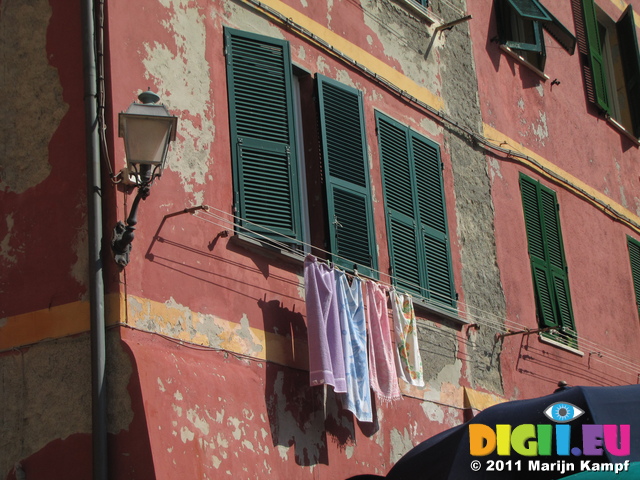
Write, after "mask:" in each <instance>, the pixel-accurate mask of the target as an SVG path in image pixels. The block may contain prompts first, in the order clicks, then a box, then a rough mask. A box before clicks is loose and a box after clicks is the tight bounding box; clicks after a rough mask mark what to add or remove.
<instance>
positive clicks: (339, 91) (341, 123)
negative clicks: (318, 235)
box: [317, 74, 377, 277]
mask: <svg viewBox="0 0 640 480" xmlns="http://www.w3.org/2000/svg"><path fill="white" fill-rule="evenodd" d="M317 85H318V103H319V111H320V132H321V144H322V157H323V162H324V172H325V185H326V192H327V213H328V220H329V238H330V248H331V252H332V255H333V261H334V263H336V264H338V265H340V266H342V267H344V268H347V269H352V268H353V267H354V265H355V266H356V267H357V268H358V271H359V272H361V273H364V274H365V275H368V276H373V277H377V255H376V243H375V226H374V222H373V211H372V202H371V187H370V180H369V162H368V155H367V143H366V131H365V123H364V111H363V100H362V92H360V91H358V90H356V89H355V88H352V87H349V86H347V85H343V84H341V83H339V82H337V81H335V80H332V79H330V78H327V77H325V76H323V75H320V74H318V75H317Z"/></svg>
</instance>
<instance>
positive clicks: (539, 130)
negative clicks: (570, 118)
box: [531, 110, 549, 145]
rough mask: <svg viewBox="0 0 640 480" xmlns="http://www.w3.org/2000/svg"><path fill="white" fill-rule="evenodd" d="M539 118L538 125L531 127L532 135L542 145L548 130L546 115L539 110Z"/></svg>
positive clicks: (547, 135)
mask: <svg viewBox="0 0 640 480" xmlns="http://www.w3.org/2000/svg"><path fill="white" fill-rule="evenodd" d="M538 114H539V116H540V123H538V124H535V125H531V130H533V134H534V135H535V136H536V137H538V140H540V141H541V142H542V144H543V145H544V139H545V138H548V137H549V129H548V128H547V114H546V113H545V112H543V111H542V110H540V111H539V112H538Z"/></svg>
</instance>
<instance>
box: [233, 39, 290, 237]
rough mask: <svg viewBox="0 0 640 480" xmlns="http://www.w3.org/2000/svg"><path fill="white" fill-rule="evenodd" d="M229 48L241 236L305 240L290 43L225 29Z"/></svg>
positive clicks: (235, 169)
mask: <svg viewBox="0 0 640 480" xmlns="http://www.w3.org/2000/svg"><path fill="white" fill-rule="evenodd" d="M225 46H226V55H227V82H228V93H229V117H230V127H231V142H232V145H233V148H232V156H233V163H234V189H235V201H234V203H235V210H236V215H237V216H238V217H239V219H238V223H239V225H240V226H241V227H244V228H240V229H239V233H245V234H249V235H260V236H266V237H268V238H271V239H274V240H277V241H282V242H288V243H291V238H293V239H295V240H301V228H300V223H301V220H300V211H299V204H300V202H299V190H298V188H299V186H298V172H297V162H296V149H295V132H294V126H293V125H294V122H293V107H292V105H293V104H292V78H291V75H292V73H291V60H290V52H289V43H288V42H286V41H283V40H277V39H272V38H268V37H263V36H260V35H254V34H251V33H246V32H240V31H237V30H232V29H229V28H225ZM247 230H248V231H249V232H247Z"/></svg>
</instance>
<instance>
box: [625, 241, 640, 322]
mask: <svg viewBox="0 0 640 480" xmlns="http://www.w3.org/2000/svg"><path fill="white" fill-rule="evenodd" d="M627 247H628V248H629V261H630V263H631V277H632V278H633V288H634V291H635V294H636V307H637V308H638V313H640V242H638V241H637V240H635V239H633V238H631V237H627Z"/></svg>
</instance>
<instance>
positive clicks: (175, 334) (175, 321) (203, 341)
mask: <svg viewBox="0 0 640 480" xmlns="http://www.w3.org/2000/svg"><path fill="white" fill-rule="evenodd" d="M128 300H129V301H128V314H127V323H128V325H130V326H131V327H134V328H137V329H140V330H146V331H151V332H153V333H158V334H160V335H163V336H167V337H172V338H175V339H177V340H181V341H185V342H189V343H192V344H195V345H202V346H205V347H209V348H214V349H222V350H225V351H228V352H231V353H236V354H238V355H245V356H248V357H252V358H255V359H258V360H265V361H270V362H274V363H278V364H281V365H286V366H290V367H294V368H301V369H308V368H309V367H308V365H309V353H308V348H307V342H306V341H299V340H292V339H291V338H290V337H285V336H282V335H277V334H274V333H270V332H265V331H264V330H262V329H259V328H254V327H249V326H248V320H246V321H244V322H241V323H238V322H232V321H229V320H225V319H222V318H220V317H216V316H215V315H203V314H201V313H198V312H193V311H191V310H190V309H188V308H187V307H185V306H182V305H178V304H175V303H173V302H167V303H160V302H156V301H153V300H149V299H146V298H141V297H136V296H133V295H130V296H129V298H128ZM243 323H244V324H243ZM150 326H151V329H150Z"/></svg>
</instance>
